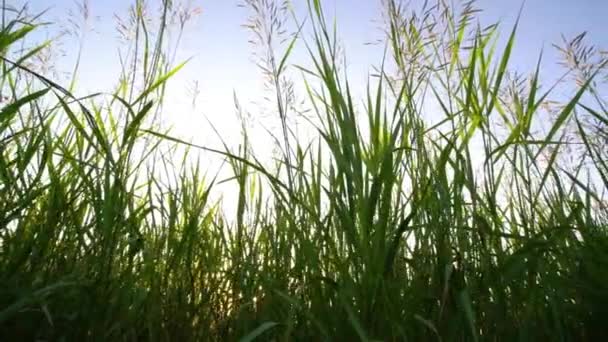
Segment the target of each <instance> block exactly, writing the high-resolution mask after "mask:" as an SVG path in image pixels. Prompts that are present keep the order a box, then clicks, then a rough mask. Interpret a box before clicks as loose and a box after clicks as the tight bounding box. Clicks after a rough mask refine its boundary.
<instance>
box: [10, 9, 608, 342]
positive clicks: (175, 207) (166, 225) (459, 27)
mask: <svg viewBox="0 0 608 342" xmlns="http://www.w3.org/2000/svg"><path fill="white" fill-rule="evenodd" d="M163 4H164V6H163V9H162V10H161V16H160V21H159V23H158V27H156V28H151V27H149V25H150V21H147V20H146V19H145V18H144V11H143V10H142V9H141V7H142V6H143V2H142V1H137V2H136V4H135V6H134V7H133V11H132V15H131V20H132V24H133V25H132V26H131V29H132V32H133V35H132V36H133V41H132V44H133V46H132V47H133V49H132V50H131V51H133V54H132V55H131V57H130V58H131V59H129V60H125V61H123V63H124V64H123V65H124V67H123V75H122V77H121V81H120V82H119V84H118V86H117V88H116V89H115V90H114V91H112V92H110V93H108V94H92V95H90V96H87V97H83V98H82V97H81V98H76V97H74V96H73V95H72V93H73V92H74V91H73V90H74V89H71V87H67V89H66V88H63V87H62V86H61V85H59V84H57V82H54V81H52V80H50V79H49V78H46V77H45V76H44V75H42V74H41V73H40V72H38V71H36V69H35V63H34V62H33V61H36V59H35V58H36V55H37V54H39V53H40V52H41V51H43V49H44V48H46V46H47V45H48V44H47V43H45V44H43V45H39V46H33V47H30V48H25V47H24V46H27V44H25V43H23V42H24V39H26V37H27V36H28V34H30V32H31V31H33V30H35V29H36V27H37V25H36V22H35V21H33V20H34V19H36V18H32V17H28V16H26V15H25V14H24V13H21V12H8V13H5V17H6V19H5V20H6V21H5V22H3V27H2V31H1V33H0V53H1V56H2V62H1V65H2V76H1V80H0V82H1V85H0V86H1V88H0V89H1V90H2V95H3V96H4V97H3V98H2V101H3V102H2V106H1V111H0V339H1V340H3V341H26V340H32V341H33V340H46V341H60V340H65V341H83V340H99V341H121V340H125V341H206V340H210V341H231V340H242V341H252V340H260V341H261V340H274V341H292V340H294V341H308V340H313V341H317V340H328V341H329V340H338V341H355V340H363V341H374V340H375V341H397V340H399V341H400V340H414V341H418V340H423V341H426V340H440V341H454V340H458V341H463V340H466V341H477V340H504V341H513V340H521V341H537V340H559V341H562V340H576V341H580V340H594V339H595V338H599V337H601V336H603V335H604V334H606V333H607V332H608V330H606V326H605V320H606V317H608V231H607V229H608V207H607V202H606V200H605V192H606V190H608V167H607V164H606V163H607V162H606V160H607V158H606V157H607V154H606V151H608V136H607V133H606V132H607V131H606V127H608V112H607V111H606V101H605V100H604V99H603V97H602V91H601V86H602V83H601V81H602V80H601V79H600V78H601V77H604V74H603V72H604V68H605V62H603V61H602V60H601V58H598V59H597V60H596V59H594V56H595V57H597V56H596V55H595V54H593V50H591V49H589V48H587V47H585V46H583V45H582V37H577V38H576V39H575V40H573V41H570V42H568V44H566V46H565V47H562V51H563V52H564V55H565V56H566V60H567V61H570V62H572V63H571V65H570V66H569V68H570V72H569V73H568V74H567V75H568V76H567V78H566V79H567V80H571V79H572V78H570V76H572V75H574V76H576V77H577V78H576V79H575V80H574V81H572V82H571V87H569V88H568V89H570V90H571V94H570V95H569V96H570V98H568V99H565V100H564V99H563V98H558V99H556V98H555V97H554V96H553V88H549V89H548V90H543V88H541V81H540V78H541V77H540V66H541V60H540V58H539V64H538V65H539V67H538V68H537V69H536V70H534V71H533V72H532V73H531V75H530V77H529V78H527V79H524V80H517V79H515V78H514V77H509V75H510V73H509V59H510V55H511V53H512V50H513V46H514V44H515V43H516V38H515V37H516V27H515V28H514V29H513V30H512V32H509V31H506V32H507V34H509V36H508V37H506V38H507V39H503V40H500V39H498V38H499V34H498V32H499V30H498V26H490V27H485V28H482V27H479V26H477V25H476V20H475V13H476V10H475V8H474V7H473V4H472V3H465V4H461V5H459V6H456V7H452V6H448V5H447V4H446V2H444V1H437V2H436V3H433V4H431V3H428V4H427V5H425V6H424V7H423V8H417V10H418V11H417V12H415V13H414V12H412V11H413V10H412V11H410V9H409V8H406V7H404V6H402V5H400V4H399V3H397V2H396V1H392V0H387V1H382V2H381V4H382V6H384V8H385V25H386V42H385V43H386V44H385V45H386V47H387V53H386V59H385V61H384V62H383V63H382V65H381V67H379V68H378V72H377V75H375V76H374V77H372V78H370V82H369V86H368V87H367V89H368V91H367V97H365V98H363V99H356V98H353V95H352V92H351V85H350V84H349V82H348V79H347V77H346V72H345V71H344V70H343V67H341V65H342V63H341V61H342V57H343V56H342V55H341V52H339V51H341V50H340V49H339V48H338V46H337V33H336V32H337V31H336V29H335V27H333V26H328V24H327V21H326V15H325V14H324V12H323V9H322V7H321V4H320V1H317V0H314V1H313V0H311V1H310V2H309V3H308V5H309V7H308V10H309V15H308V17H307V19H308V20H307V21H302V23H301V24H300V23H298V22H297V20H296V19H294V21H296V25H295V26H297V27H298V34H297V35H295V36H293V38H290V39H289V40H288V41H287V42H286V43H285V46H282V45H281V46H279V47H281V48H283V49H284V50H281V51H280V52H277V45H276V44H275V43H273V40H272V39H273V37H274V35H275V34H279V33H281V31H282V27H281V25H287V24H286V22H287V21H286V20H284V19H279V18H278V17H280V16H281V15H282V14H284V13H286V12H285V11H287V8H288V7H285V6H287V5H286V4H277V3H275V2H274V1H270V0H264V1H254V0H249V1H245V3H244V5H245V7H248V8H250V9H252V12H253V17H252V19H251V21H250V22H249V23H248V24H247V27H248V28H249V29H250V30H252V32H253V33H254V36H255V37H257V38H258V39H259V41H258V45H259V46H258V47H259V48H261V49H263V50H264V49H265V50H264V51H265V53H262V54H260V55H262V56H264V58H263V59H264V60H263V61H262V62H261V63H260V65H262V66H263V69H264V73H265V77H267V78H268V84H269V86H270V88H271V89H273V91H274V92H275V96H274V97H273V107H272V108H276V113H277V120H279V121H280V123H281V125H280V127H281V130H280V134H279V135H277V138H276V143H277V146H280V147H281V151H282V152H281V154H278V155H277V156H276V159H275V160H277V162H276V163H275V164H273V165H264V164H263V163H261V162H259V159H258V158H256V156H255V153H254V152H255V151H254V150H252V148H251V144H250V143H249V141H248V139H249V138H248V134H247V131H246V129H245V128H243V132H242V143H241V144H240V147H239V149H238V150H231V148H232V147H231V146H228V145H225V146H224V148H220V149H214V148H211V147H209V146H206V147H203V146H195V145H192V144H188V143H187V142H185V141H182V140H179V139H177V138H174V137H172V135H171V133H170V132H168V131H166V130H163V129H162V127H161V126H160V125H159V124H158V121H157V120H155V118H158V117H162V115H163V108H162V106H161V104H162V99H163V92H164V89H165V87H166V86H167V84H170V83H167V82H168V81H169V78H170V77H171V76H172V75H173V74H175V73H176V72H178V70H179V68H180V67H179V66H178V67H172V66H171V65H170V58H169V57H168V56H169V55H170V53H168V52H167V51H166V48H165V47H166V43H165V41H164V40H163V39H165V38H164V37H165V31H166V30H168V25H169V19H168V18H169V17H172V16H171V11H172V8H171V6H172V5H171V4H170V2H163ZM5 11H6V9H5ZM184 13H185V12H184ZM416 13H417V14H416ZM186 17H187V16H186V14H184V17H183V18H181V19H184V20H183V21H179V22H178V23H177V24H178V25H181V26H182V27H183V25H184V21H185V19H186ZM36 20H37V19H36ZM503 38H504V37H503ZM503 41H504V44H503V43H501V42H503ZM297 47H301V48H302V47H303V48H306V49H307V51H308V53H309V56H310V63H309V64H308V65H309V66H298V67H297V69H296V68H295V67H294V66H293V65H290V62H289V57H290V54H291V51H292V50H294V49H295V48H297ZM594 61H595V62H594ZM286 70H292V71H294V70H298V71H300V72H301V74H302V77H300V78H298V79H299V80H297V81H294V80H293V78H292V77H291V76H290V75H293V73H292V74H289V73H287V72H286ZM294 83H296V84H302V85H303V87H301V88H302V89H305V90H306V92H307V94H303V95H307V96H308V100H307V101H306V105H308V106H309V108H311V109H312V110H311V111H310V113H309V115H308V116H306V117H305V118H300V119H301V120H304V119H306V122H307V123H308V124H309V125H310V126H311V127H314V131H315V132H316V138H315V139H313V140H312V141H311V142H310V143H308V142H304V140H303V139H302V138H299V137H298V136H297V135H295V134H294V133H293V132H292V131H291V130H290V127H289V126H290V125H289V124H290V120H293V119H292V118H290V117H292V116H294V115H296V114H295V113H296V112H297V111H296V110H294V108H293V107H294V106H296V105H295V104H294V102H293V101H292V98H293V96H292V95H293V94H292V92H294V91H295V90H294V89H297V87H293V84H294ZM73 84H76V83H73ZM560 85H563V83H560ZM561 93H563V92H561ZM556 100H559V102H560V103H555V101H556ZM361 104H363V105H361ZM541 123H544V124H545V125H546V124H547V123H548V127H541V126H542V125H541ZM243 127H246V125H243ZM184 146H188V148H189V149H190V152H189V153H190V154H189V155H190V156H192V155H193V154H194V152H195V150H198V149H203V150H206V151H207V153H211V154H213V155H215V156H216V157H217V158H223V159H225V160H226V161H227V165H228V166H229V167H231V171H232V173H233V176H232V177H230V178H228V179H216V178H212V177H204V174H206V173H205V170H201V169H200V167H199V165H201V164H202V163H198V162H192V161H193V160H194V159H193V158H191V159H185V160H186V162H184V163H179V166H175V165H176V163H174V162H175V160H172V156H176V155H177V154H172V153H171V152H172V151H174V150H175V148H178V147H180V148H181V147H184ZM173 159H175V157H173ZM188 161H190V162H188ZM220 182H230V183H234V184H236V185H237V187H238V200H237V203H236V210H235V214H234V215H232V214H229V212H228V211H226V212H225V211H224V210H222V205H221V202H219V203H218V202H216V201H213V200H212V198H214V197H213V196H212V194H213V193H214V189H215V188H216V186H217V184H218V183H220Z"/></svg>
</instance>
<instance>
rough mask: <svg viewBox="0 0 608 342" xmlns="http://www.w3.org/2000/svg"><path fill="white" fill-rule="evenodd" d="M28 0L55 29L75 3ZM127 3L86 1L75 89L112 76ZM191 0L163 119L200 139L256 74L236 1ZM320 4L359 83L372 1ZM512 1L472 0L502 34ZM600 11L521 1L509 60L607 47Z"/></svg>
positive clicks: (597, 3)
mask: <svg viewBox="0 0 608 342" xmlns="http://www.w3.org/2000/svg"><path fill="white" fill-rule="evenodd" d="M22 1H23V0H22ZM182 1H184V0H182ZM186 1H187V0H186ZM304 1H305V0H294V1H293V2H294V3H295V6H296V8H298V7H299V8H303V7H304V6H303V3H304ZM411 1H413V2H416V1H421V0H411ZM151 2H152V3H154V2H155V1H152V0H151ZM156 2H157V1H156ZM29 3H30V5H31V7H32V8H33V9H34V10H42V9H46V8H49V13H47V15H46V18H47V20H50V21H54V22H55V25H54V26H50V29H51V30H53V29H56V28H57V27H58V25H57V24H61V23H65V20H66V18H67V17H66V16H67V15H68V13H69V10H70V9H74V8H75V2H74V0H55V1H49V0H30V1H29ZM130 3H131V2H130V1H128V0H89V5H90V9H91V14H92V16H93V17H94V18H95V20H93V22H92V27H93V28H94V29H95V32H89V33H87V40H86V43H85V46H84V54H83V57H82V65H81V70H80V74H79V89H80V90H81V91H82V92H84V93H86V92H92V91H100V90H108V89H109V87H111V86H112V85H113V84H114V82H115V80H116V79H117V77H116V76H117V75H118V68H117V66H118V63H117V61H118V58H117V47H118V46H117V40H116V37H117V34H116V31H115V18H114V15H115V14H120V13H125V12H126V9H127V7H128V6H129V4H130ZM193 3H194V4H195V5H196V6H200V7H201V8H202V10H203V12H202V15H201V16H200V17H198V18H197V19H196V20H195V22H193V23H192V24H191V25H190V26H189V27H188V28H187V31H186V34H185V35H184V38H183V41H182V44H181V48H180V50H179V54H178V59H179V60H185V59H187V58H189V57H192V59H191V61H190V62H189V63H188V65H187V66H186V67H185V69H183V71H182V72H181V73H180V74H178V76H177V77H176V78H175V79H174V80H173V82H174V83H173V85H172V87H171V89H172V90H173V93H172V94H170V95H171V97H170V100H169V101H170V104H171V105H170V106H167V112H166V115H165V118H164V119H165V120H166V121H167V122H169V123H170V124H172V125H173V126H175V129H176V133H177V134H179V135H180V136H182V137H186V138H192V139H193V140H195V141H197V142H199V143H207V142H208V140H206V139H205V138H203V137H209V136H210V134H201V132H209V131H208V129H207V128H208V122H207V120H209V121H211V122H212V123H213V124H214V125H216V126H217V127H218V129H219V130H220V131H230V130H231V129H232V130H234V129H233V127H234V125H235V121H234V106H233V92H234V93H236V94H237V96H238V97H239V99H240V102H241V103H242V104H243V106H244V107H245V108H246V109H247V110H249V111H251V112H255V111H256V103H255V101H256V100H257V99H260V98H261V95H262V91H261V77H260V71H259V69H257V68H256V67H255V65H254V63H253V61H252V55H251V46H250V45H249V44H248V43H247V40H248V38H249V33H248V32H247V31H246V30H245V29H244V28H243V27H241V25H242V24H243V23H244V22H245V20H246V18H247V15H248V13H247V10H246V9H244V8H239V7H237V4H238V3H239V1H237V0H193ZM322 3H323V4H324V7H325V10H326V13H328V14H332V15H333V14H336V15H337V20H338V28H339V36H340V39H341V42H342V43H343V44H344V46H345V49H346V54H347V57H348V62H349V77H350V78H351V81H353V83H354V84H360V85H361V86H363V85H364V83H365V80H366V78H367V75H368V73H369V72H370V67H371V66H372V65H374V64H375V65H378V64H379V62H380V60H381V57H382V47H381V46H369V45H366V43H368V42H371V41H374V40H376V39H378V38H381V36H382V34H381V32H380V31H379V29H378V27H379V24H378V22H377V20H378V19H379V17H380V7H379V4H380V0H324V1H322ZM520 6H521V1H519V0H515V1H513V0H500V1H499V0H480V1H478V2H477V7H479V8H482V9H483V12H482V14H481V15H480V20H481V23H482V24H489V23H493V22H496V21H501V23H502V24H501V25H502V26H501V27H502V32H504V33H505V34H503V36H505V37H506V36H507V35H508V32H509V31H510V29H511V27H512V25H513V24H514V21H515V19H516V17H517V13H518V11H519V8H520ZM607 13H608V1H606V0H528V1H526V3H525V7H524V12H523V17H522V19H521V22H520V28H519V34H518V36H517V42H516V47H515V51H514V55H513V58H512V63H511V66H512V67H514V68H517V69H519V70H531V69H532V68H533V67H534V65H535V63H536V60H537V58H538V54H539V52H540V49H541V48H543V47H544V48H545V56H546V57H545V63H544V67H543V72H544V74H545V75H547V76H548V77H549V78H550V77H551V76H554V75H553V74H555V73H557V70H558V69H557V68H556V67H555V52H554V49H553V48H552V47H551V43H554V42H558V41H560V35H561V34H564V35H565V36H566V37H573V36H574V35H576V34H578V33H580V32H582V31H589V36H588V38H589V41H590V42H592V43H594V44H596V45H597V46H599V47H603V48H606V47H608V24H606V23H605V21H604V20H605V19H604V16H605V15H606V14H607ZM374 20H376V21H374ZM75 49H76V45H75V44H67V45H66V46H65V51H66V53H67V55H66V56H65V57H62V58H61V59H60V60H59V61H58V64H57V65H58V67H59V68H60V69H64V70H69V69H70V68H69V66H70V65H71V63H73V60H74V57H75V56H74V55H75ZM194 81H198V83H199V87H200V89H199V90H200V98H199V99H198V102H197V106H196V108H192V106H191V103H192V101H191V99H190V98H189V95H188V92H187V90H186V89H187V88H188V87H189V86H191V85H192V83H193V82H194ZM296 81H297V79H296ZM206 127H207V128H206Z"/></svg>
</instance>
